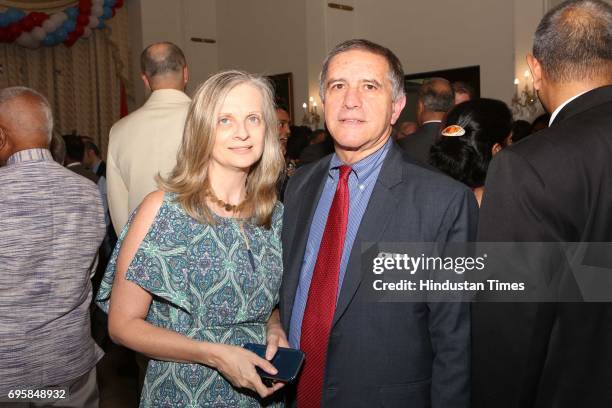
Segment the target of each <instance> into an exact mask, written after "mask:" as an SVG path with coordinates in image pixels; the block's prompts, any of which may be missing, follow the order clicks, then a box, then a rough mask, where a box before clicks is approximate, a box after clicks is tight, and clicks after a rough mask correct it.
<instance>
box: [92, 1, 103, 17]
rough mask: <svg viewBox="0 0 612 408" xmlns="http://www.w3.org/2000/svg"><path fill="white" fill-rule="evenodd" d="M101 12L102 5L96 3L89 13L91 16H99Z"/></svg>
mask: <svg viewBox="0 0 612 408" xmlns="http://www.w3.org/2000/svg"><path fill="white" fill-rule="evenodd" d="M102 14H104V7H102V5H101V4H98V5H96V6H93V7H92V8H91V15H92V16H93V17H100V16H101V15H102Z"/></svg>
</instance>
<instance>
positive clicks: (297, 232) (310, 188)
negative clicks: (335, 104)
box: [281, 156, 331, 329]
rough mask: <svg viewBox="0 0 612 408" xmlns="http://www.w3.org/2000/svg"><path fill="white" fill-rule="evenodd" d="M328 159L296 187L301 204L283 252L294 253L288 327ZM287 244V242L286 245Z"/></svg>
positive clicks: (287, 281) (286, 288) (288, 278)
mask: <svg viewBox="0 0 612 408" xmlns="http://www.w3.org/2000/svg"><path fill="white" fill-rule="evenodd" d="M330 160H331V156H330V158H329V159H325V160H321V161H320V162H319V163H318V164H317V165H315V168H314V169H313V170H312V174H310V175H309V176H307V177H304V178H303V180H302V184H301V185H299V186H297V193H296V194H295V195H296V196H297V199H298V200H299V204H298V205H297V210H296V212H295V216H293V217H291V219H290V220H288V221H289V222H293V223H294V226H293V228H292V229H293V231H294V233H293V236H291V237H289V239H290V242H289V245H286V247H285V248H283V251H289V252H288V253H289V254H291V255H290V256H289V257H288V258H287V259H288V260H287V265H285V266H286V270H285V273H284V276H283V280H284V281H283V292H284V295H285V296H283V300H284V301H283V304H282V305H281V307H283V308H284V313H283V322H282V323H283V327H285V328H286V329H288V328H289V322H290V321H291V313H292V310H293V301H294V299H295V292H296V290H297V286H298V283H299V281H300V272H301V270H302V261H303V259H304V252H305V251H306V243H307V242H308V234H309V233H310V225H311V223H312V218H313V217H314V212H315V209H316V208H317V204H318V203H319V199H320V197H321V193H322V192H323V187H324V186H325V181H326V180H327V175H328V174H329V171H328V170H329V161H330ZM285 244H287V243H285Z"/></svg>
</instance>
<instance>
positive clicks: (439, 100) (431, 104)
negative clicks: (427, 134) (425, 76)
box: [417, 78, 455, 124]
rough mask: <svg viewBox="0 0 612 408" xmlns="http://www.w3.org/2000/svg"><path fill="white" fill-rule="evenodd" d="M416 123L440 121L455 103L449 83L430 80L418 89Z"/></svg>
mask: <svg viewBox="0 0 612 408" xmlns="http://www.w3.org/2000/svg"><path fill="white" fill-rule="evenodd" d="M418 103H419V105H420V106H419V108H418V111H417V116H419V118H418V122H419V123H420V124H422V123H423V122H424V121H427V120H431V119H441V118H442V116H444V114H445V113H446V112H448V111H449V110H450V109H451V108H452V107H453V105H454V103H455V92H454V91H453V87H452V86H451V84H450V82H448V81H447V80H446V79H444V78H432V79H429V80H427V81H425V82H423V85H421V87H420V88H419V99H418Z"/></svg>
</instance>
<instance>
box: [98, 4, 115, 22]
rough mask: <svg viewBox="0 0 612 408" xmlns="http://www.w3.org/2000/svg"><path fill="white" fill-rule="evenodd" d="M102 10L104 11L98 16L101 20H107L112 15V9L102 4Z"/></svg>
mask: <svg viewBox="0 0 612 408" xmlns="http://www.w3.org/2000/svg"><path fill="white" fill-rule="evenodd" d="M103 10H104V12H103V13H102V15H101V16H100V18H101V19H102V20H108V19H109V18H111V17H112V16H113V9H112V8H110V7H106V6H104V9H103Z"/></svg>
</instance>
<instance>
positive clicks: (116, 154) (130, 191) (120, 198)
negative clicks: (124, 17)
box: [106, 42, 191, 235]
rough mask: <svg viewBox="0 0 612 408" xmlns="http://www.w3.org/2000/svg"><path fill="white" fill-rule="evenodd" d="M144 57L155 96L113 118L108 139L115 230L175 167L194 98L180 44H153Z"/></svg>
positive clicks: (144, 69) (145, 76) (144, 71)
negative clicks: (158, 178)
mask: <svg viewBox="0 0 612 408" xmlns="http://www.w3.org/2000/svg"><path fill="white" fill-rule="evenodd" d="M140 63H141V69H142V80H143V82H144V84H145V86H146V87H147V88H148V89H150V90H151V91H152V93H151V96H150V97H149V99H148V100H147V101H146V102H145V104H144V105H143V106H142V107H141V108H140V109H138V110H136V111H134V112H133V113H131V114H130V115H128V116H126V117H125V118H123V119H121V120H120V121H119V122H117V123H115V125H114V126H113V127H112V129H111V131H110V140H109V145H108V157H107V169H106V173H107V179H108V180H107V183H108V205H109V209H110V214H111V218H112V221H113V225H114V227H115V231H116V232H117V235H119V233H120V232H121V230H122V229H123V227H124V226H125V224H126V223H127V220H128V218H129V216H130V214H131V213H132V211H134V209H136V207H138V205H139V204H140V202H141V201H142V199H143V198H144V197H145V196H146V195H147V194H148V193H150V192H152V191H154V190H156V189H157V183H156V181H155V176H156V175H157V174H158V173H159V174H161V175H162V176H167V175H168V173H169V172H170V171H171V170H172V169H173V168H174V166H175V164H176V153H177V151H178V149H179V146H180V143H181V140H182V138H183V128H184V125H185V119H186V117H187V110H188V108H189V103H190V101H191V100H190V99H189V97H188V96H187V95H186V94H185V92H184V90H185V85H186V84H187V79H188V71H187V63H186V60H185V56H184V55H183V52H182V51H181V49H180V48H179V47H177V46H176V45H174V44H172V43H168V42H161V43H155V44H152V45H150V46H148V47H147V48H145V50H144V51H143V52H142V55H141V57H140Z"/></svg>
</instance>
